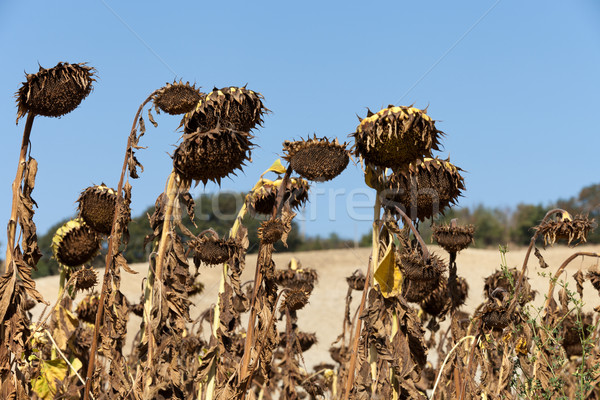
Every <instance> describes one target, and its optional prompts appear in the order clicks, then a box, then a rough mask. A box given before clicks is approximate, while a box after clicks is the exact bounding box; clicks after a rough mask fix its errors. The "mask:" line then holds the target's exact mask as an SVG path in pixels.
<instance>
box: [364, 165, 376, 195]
mask: <svg viewBox="0 0 600 400" xmlns="http://www.w3.org/2000/svg"><path fill="white" fill-rule="evenodd" d="M374 177H375V174H373V168H371V167H370V166H369V165H367V168H366V171H365V183H366V184H367V186H368V187H370V188H372V189H375V186H374V182H373V179H374Z"/></svg>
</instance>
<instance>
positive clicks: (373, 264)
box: [343, 191, 381, 400]
mask: <svg viewBox="0 0 600 400" xmlns="http://www.w3.org/2000/svg"><path fill="white" fill-rule="evenodd" d="M380 211H381V197H380V193H379V191H377V194H376V196H375V205H374V206H373V237H372V238H373V239H372V249H371V259H370V260H369V265H368V267H367V275H366V277H365V287H364V288H363V293H362V298H361V300H360V306H359V308H358V316H359V319H358V320H357V321H356V327H355V333H354V337H353V338H352V351H351V353H350V354H351V356H350V364H349V366H348V378H347V379H346V386H345V389H344V397H343V399H344V400H348V398H349V397H350V392H351V391H352V386H353V385H354V370H355V369H356V357H357V353H358V341H359V339H360V332H361V329H362V320H360V315H362V313H363V311H364V309H365V303H366V302H367V292H368V290H369V286H370V285H373V283H372V282H371V280H373V279H374V274H372V273H371V271H372V270H374V269H375V268H377V264H378V262H379V232H380V229H379V218H380ZM370 350H371V349H370ZM370 353H371V354H370V357H372V354H373V351H370ZM370 361H371V368H373V360H370ZM374 362H376V360H375V361H374Z"/></svg>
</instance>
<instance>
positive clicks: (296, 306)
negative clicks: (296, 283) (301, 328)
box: [280, 289, 309, 312]
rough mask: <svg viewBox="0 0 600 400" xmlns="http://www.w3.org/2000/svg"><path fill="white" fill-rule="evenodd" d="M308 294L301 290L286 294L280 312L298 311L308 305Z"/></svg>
mask: <svg viewBox="0 0 600 400" xmlns="http://www.w3.org/2000/svg"><path fill="white" fill-rule="evenodd" d="M308 296H309V295H308V293H306V292H305V291H304V290H301V289H295V290H290V291H288V292H286V293H285V294H284V297H283V302H282V303H281V306H280V310H281V312H284V310H286V309H287V310H289V311H290V312H292V311H298V310H301V309H302V308H304V306H305V305H307V304H308Z"/></svg>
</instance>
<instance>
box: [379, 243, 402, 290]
mask: <svg viewBox="0 0 600 400" xmlns="http://www.w3.org/2000/svg"><path fill="white" fill-rule="evenodd" d="M393 247H394V246H393V245H389V246H388V248H387V250H386V252H385V255H384V256H383V258H382V259H381V261H380V262H379V265H378V266H377V270H376V271H375V274H374V275H373V276H374V278H375V281H377V283H378V284H379V288H380V290H381V294H382V295H383V297H391V296H397V295H398V294H400V288H401V287H402V273H401V272H400V270H399V269H398V268H396V258H395V254H396V253H395V252H394V251H393Z"/></svg>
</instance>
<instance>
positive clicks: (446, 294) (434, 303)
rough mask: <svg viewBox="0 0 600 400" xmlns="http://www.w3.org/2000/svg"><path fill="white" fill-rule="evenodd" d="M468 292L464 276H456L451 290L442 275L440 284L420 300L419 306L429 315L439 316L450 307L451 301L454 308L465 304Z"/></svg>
mask: <svg viewBox="0 0 600 400" xmlns="http://www.w3.org/2000/svg"><path fill="white" fill-rule="evenodd" d="M468 294H469V284H468V283H467V280H466V279H465V278H462V277H457V279H456V287H455V288H454V292H453V291H452V289H451V288H450V285H449V283H448V280H447V279H446V278H445V277H442V279H441V284H440V286H438V287H437V288H436V289H435V290H434V291H433V292H432V293H431V296H429V297H428V298H426V299H425V300H424V301H422V302H421V308H422V309H423V311H425V312H426V313H428V314H430V315H433V316H436V317H441V316H443V315H444V314H445V313H446V312H448V311H449V310H450V309H451V308H452V305H453V303H454V307H455V308H458V307H460V306H462V305H463V304H465V301H466V300H467V297H468Z"/></svg>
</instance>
